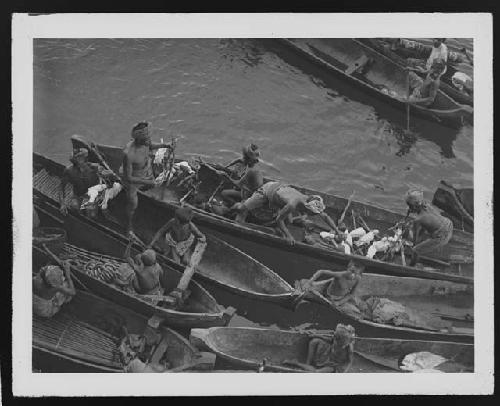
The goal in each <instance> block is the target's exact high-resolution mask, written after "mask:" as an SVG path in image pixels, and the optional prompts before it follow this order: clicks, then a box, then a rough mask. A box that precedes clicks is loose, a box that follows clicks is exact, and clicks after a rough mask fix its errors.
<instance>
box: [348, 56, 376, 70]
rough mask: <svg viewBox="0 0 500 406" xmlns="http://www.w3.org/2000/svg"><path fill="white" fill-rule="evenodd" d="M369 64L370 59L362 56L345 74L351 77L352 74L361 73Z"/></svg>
mask: <svg viewBox="0 0 500 406" xmlns="http://www.w3.org/2000/svg"><path fill="white" fill-rule="evenodd" d="M370 62H371V59H370V58H368V57H367V56H366V55H364V54H363V55H361V56H360V57H359V58H358V59H356V60H355V61H354V62H353V63H352V64H351V65H349V66H348V67H347V69H346V70H345V73H346V74H347V75H352V74H354V73H357V72H361V71H362V70H363V69H364V68H365V67H366V66H367V65H368V64H369V63H370Z"/></svg>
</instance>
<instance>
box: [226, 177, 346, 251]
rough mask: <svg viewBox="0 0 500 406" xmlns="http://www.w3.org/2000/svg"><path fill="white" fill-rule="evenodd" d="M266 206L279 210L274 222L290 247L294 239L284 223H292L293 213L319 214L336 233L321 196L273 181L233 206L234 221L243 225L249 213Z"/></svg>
mask: <svg viewBox="0 0 500 406" xmlns="http://www.w3.org/2000/svg"><path fill="white" fill-rule="evenodd" d="M266 206H274V207H277V208H278V209H279V211H278V215H277V217H276V222H277V224H278V227H279V229H280V230H281V231H282V232H283V234H284V235H285V238H286V240H287V241H288V242H289V243H290V244H292V245H293V244H295V239H294V238H293V236H292V234H291V233H290V231H289V230H288V228H287V227H286V225H285V221H288V222H291V221H292V213H293V212H298V213H299V214H301V215H304V214H319V215H320V217H321V218H322V219H323V220H324V221H325V222H326V223H327V224H328V225H329V226H330V227H331V229H332V230H335V231H337V233H338V229H337V226H336V224H335V222H334V221H333V220H332V219H331V218H330V216H328V214H326V213H325V204H324V203H323V199H322V198H321V196H318V195H312V196H307V195H304V194H302V193H300V192H299V191H298V190H297V189H294V188H293V187H291V186H288V185H285V184H283V183H281V182H275V181H272V182H267V183H266V184H264V185H263V186H262V187H260V188H259V189H258V190H257V191H256V192H254V193H253V194H252V196H250V197H249V198H248V199H247V200H245V201H244V202H242V203H237V204H236V205H235V206H234V208H235V209H236V210H237V211H238V212H239V213H238V216H237V217H236V221H237V222H239V223H243V222H244V221H245V219H246V217H247V215H248V213H249V211H251V210H255V209H258V208H261V207H266ZM332 232H333V231H332Z"/></svg>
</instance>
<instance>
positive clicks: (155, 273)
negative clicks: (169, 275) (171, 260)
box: [126, 249, 163, 297]
mask: <svg viewBox="0 0 500 406" xmlns="http://www.w3.org/2000/svg"><path fill="white" fill-rule="evenodd" d="M126 259H127V262H128V263H129V264H130V266H131V267H132V269H133V270H134V272H135V279H133V280H132V283H133V286H134V288H135V291H136V292H137V293H139V294H141V295H151V296H159V297H160V296H163V288H162V286H161V282H160V281H161V280H162V279H163V269H162V267H161V266H160V264H158V262H156V253H155V252H154V250H152V249H146V250H145V251H144V252H143V253H142V254H138V255H136V256H135V257H134V258H132V257H131V256H130V255H128V256H127V258H126Z"/></svg>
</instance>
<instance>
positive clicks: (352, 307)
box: [295, 260, 366, 316]
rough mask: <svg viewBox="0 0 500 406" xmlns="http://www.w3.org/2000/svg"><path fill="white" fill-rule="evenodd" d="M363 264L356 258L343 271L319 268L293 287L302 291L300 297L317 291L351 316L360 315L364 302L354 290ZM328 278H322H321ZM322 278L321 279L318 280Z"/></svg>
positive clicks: (359, 279) (364, 305)
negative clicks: (308, 277)
mask: <svg viewBox="0 0 500 406" xmlns="http://www.w3.org/2000/svg"><path fill="white" fill-rule="evenodd" d="M364 270H365V266H364V265H363V264H361V263H359V262H358V261H356V260H351V261H349V263H348V264H347V269H346V270H345V271H343V272H334V271H329V270H319V271H316V272H315V274H314V275H313V276H312V277H311V278H310V279H302V280H300V281H297V282H296V283H295V288H296V289H297V290H298V291H302V292H303V296H301V297H302V298H304V297H307V296H308V294H309V295H310V294H313V293H312V292H318V293H319V294H321V295H322V296H324V297H325V298H327V299H328V300H330V301H331V303H332V304H333V305H335V306H336V307H338V308H340V309H342V311H344V312H346V313H348V314H351V315H353V316H362V314H363V313H364V310H365V308H366V304H365V303H364V302H363V301H362V300H360V299H359V298H358V297H357V295H356V291H357V289H358V286H359V284H360V282H361V279H362V276H363V272H364ZM325 277H326V278H328V279H322V278H325ZM320 279H322V280H320Z"/></svg>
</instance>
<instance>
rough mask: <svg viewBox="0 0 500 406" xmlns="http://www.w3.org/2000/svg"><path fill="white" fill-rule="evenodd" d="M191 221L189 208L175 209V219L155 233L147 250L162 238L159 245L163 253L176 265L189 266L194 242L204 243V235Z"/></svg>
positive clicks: (191, 214) (191, 212) (191, 213)
mask: <svg viewBox="0 0 500 406" xmlns="http://www.w3.org/2000/svg"><path fill="white" fill-rule="evenodd" d="M192 219H193V211H192V210H191V208H190V207H181V208H179V209H177V210H176V211H175V217H174V218H173V219H171V220H169V221H168V222H167V223H166V224H165V225H164V226H163V227H162V228H160V229H159V230H158V231H157V233H156V234H155V235H154V237H153V239H152V240H151V242H150V243H149V245H148V248H151V247H153V246H154V245H155V243H156V242H157V241H158V240H159V239H160V237H162V236H164V243H163V244H160V246H161V248H162V251H163V253H164V254H165V255H167V256H169V257H170V258H172V259H173V260H174V261H175V262H177V263H178V264H180V263H181V261H182V263H183V264H184V265H187V264H189V260H190V258H191V253H192V252H191V248H192V246H193V243H194V240H195V239H197V240H198V241H199V242H201V243H205V242H206V238H205V235H204V234H203V233H201V232H200V230H198V228H197V227H196V226H195V225H194V224H193V222H192V221H191V220H192Z"/></svg>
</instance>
